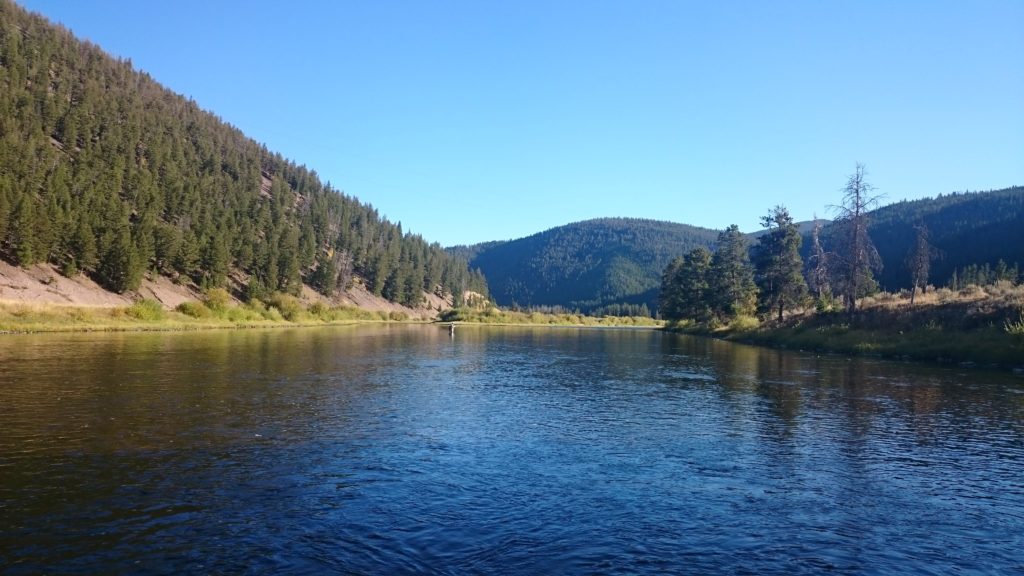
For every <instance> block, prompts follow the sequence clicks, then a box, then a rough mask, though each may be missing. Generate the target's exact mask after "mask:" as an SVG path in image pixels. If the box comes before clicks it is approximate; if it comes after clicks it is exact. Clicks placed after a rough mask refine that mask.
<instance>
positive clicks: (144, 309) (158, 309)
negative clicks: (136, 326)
mask: <svg viewBox="0 0 1024 576" xmlns="http://www.w3.org/2000/svg"><path fill="white" fill-rule="evenodd" d="M125 312H126V313H127V314H128V315H129V316H131V317H132V318H135V319H136V320H144V321H146V322H156V321H158V320H163V318H164V307H163V304H160V303H159V302H157V301H156V300H149V299H143V300H139V301H138V302H136V303H134V304H132V305H131V306H129V307H128V310H126V311H125Z"/></svg>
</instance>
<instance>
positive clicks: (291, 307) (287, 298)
mask: <svg viewBox="0 0 1024 576" xmlns="http://www.w3.org/2000/svg"><path fill="white" fill-rule="evenodd" d="M267 305H268V306H270V307H271V308H277V310H278V312H280V314H281V317H283V318H284V319H285V320H288V321H289V322H298V321H300V320H302V318H303V316H304V315H305V310H303V308H302V304H301V303H300V302H299V299H298V298H296V297H295V296H292V295H291V294H284V293H283V292H274V293H273V294H271V295H270V298H268V299H267Z"/></svg>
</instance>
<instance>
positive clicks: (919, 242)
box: [907, 222, 935, 306]
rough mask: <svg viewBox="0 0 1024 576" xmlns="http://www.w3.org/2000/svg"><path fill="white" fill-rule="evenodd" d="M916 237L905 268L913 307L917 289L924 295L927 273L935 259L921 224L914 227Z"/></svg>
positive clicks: (926, 230) (923, 226)
mask: <svg viewBox="0 0 1024 576" xmlns="http://www.w3.org/2000/svg"><path fill="white" fill-rule="evenodd" d="M914 230H915V231H916V232H917V236H916V238H915V240H914V245H913V246H912V247H911V248H910V252H909V253H908V254H907V268H909V269H910V284H911V287H910V305H911V306H913V305H914V296H915V295H916V294H917V289H918V287H920V288H921V293H922V294H924V291H925V287H926V286H928V273H929V271H930V269H931V263H932V259H933V258H935V249H934V248H932V245H931V243H930V242H929V241H928V227H927V226H925V225H924V223H923V222H921V223H918V224H916V225H915V226H914Z"/></svg>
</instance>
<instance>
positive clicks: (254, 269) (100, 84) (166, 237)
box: [0, 0, 487, 306]
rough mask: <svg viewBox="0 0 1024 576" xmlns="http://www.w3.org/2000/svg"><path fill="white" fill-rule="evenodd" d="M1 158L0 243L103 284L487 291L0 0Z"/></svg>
mask: <svg viewBox="0 0 1024 576" xmlns="http://www.w3.org/2000/svg"><path fill="white" fill-rule="evenodd" d="M0 167H2V170H0V257H3V258H5V259H8V260H9V261H12V262H15V263H17V264H20V265H23V266H28V265H31V264H34V263H37V262H50V263H53V264H56V265H58V266H59V267H60V268H61V270H62V272H63V273H64V274H67V275H72V274H75V273H78V272H84V273H86V274H89V275H90V276H92V277H94V278H95V279H96V280H97V281H98V282H100V283H101V284H102V285H103V286H104V287H106V288H108V289H110V290H113V291H117V292H124V291H129V290H134V289H136V288H138V286H139V284H140V281H141V279H142V278H143V275H144V274H147V273H149V274H163V275H167V276H170V277H172V278H175V279H176V280H178V281H183V282H189V281H191V282H195V283H196V284H198V285H200V286H202V287H206V288H210V287H220V286H231V287H233V288H235V289H237V290H240V291H242V292H244V295H245V296H248V297H250V298H262V297H265V296H267V295H269V294H271V293H273V292H276V291H280V292H285V293H293V294H298V293H299V291H300V290H301V287H302V284H303V283H308V284H310V285H312V286H313V287H314V288H315V289H317V290H318V291H320V292H322V293H324V294H327V295H330V294H332V293H333V292H335V291H336V290H342V289H345V288H346V287H348V286H349V285H350V284H351V282H352V281H353V279H354V277H356V276H359V277H362V278H363V279H365V282H366V285H367V287H368V288H369V289H370V290H371V291H372V292H374V293H375V294H377V295H381V296H384V297H385V298H387V299H389V300H391V301H394V302H400V303H402V304H406V305H409V306H414V305H417V304H419V303H420V302H421V301H422V299H423V291H427V292H432V293H438V294H442V293H443V294H451V295H454V296H455V298H460V297H461V295H462V294H463V292H464V291H465V290H472V291H475V292H478V293H482V294H486V293H487V288H486V284H485V281H484V279H483V276H482V275H481V274H480V273H479V272H471V271H470V270H469V269H468V267H467V265H466V262H465V261H464V260H462V259H459V258H455V257H452V256H451V255H449V254H447V253H446V252H445V251H444V250H443V249H442V248H441V247H440V246H439V245H437V244H436V243H435V244H430V243H428V242H426V241H425V240H424V239H423V238H421V237H420V236H418V235H414V234H409V233H405V232H403V230H402V227H401V225H400V224H393V223H391V222H388V221H387V220H384V219H383V218H382V217H381V216H380V215H379V214H378V212H377V211H376V210H375V209H373V208H372V207H370V206H368V205H366V204H362V203H360V202H359V201H357V200H356V199H354V198H352V197H349V196H346V195H344V194H343V193H341V192H340V191H338V190H336V189H334V188H333V187H331V185H330V184H325V183H322V182H321V181H320V179H319V177H318V176H317V174H316V173H315V172H314V171H312V170H309V169H307V168H306V167H304V166H299V165H296V164H295V163H293V162H290V161H287V160H285V159H284V158H282V157H281V156H280V155H279V154H276V153H272V152H270V151H268V150H267V149H266V147H264V146H261V145H259V144H257V143H256V142H254V141H252V140H251V139H249V138H247V137H245V135H243V134H242V133H241V132H240V131H239V130H238V129H236V128H234V127H232V126H230V125H228V124H226V123H224V122H223V121H221V120H220V119H219V118H217V117H216V116H214V115H212V114H210V113H207V112H204V111H203V110H201V109H200V108H199V107H198V106H197V105H196V103H195V102H193V101H191V100H188V99H185V98H183V97H182V96H180V95H177V94H174V93H172V92H170V91H168V90H167V89H165V88H163V87H162V86H160V85H159V84H158V83H157V82H156V81H154V80H153V79H152V78H150V77H149V76H148V75H146V74H144V73H140V72H137V71H135V70H134V69H133V68H132V65H131V62H130V61H125V60H115V59H113V58H111V57H110V56H108V55H107V54H105V53H104V52H103V51H102V50H100V49H99V48H98V47H96V46H94V45H92V44H90V43H88V42H82V41H79V40H77V39H76V38H74V36H73V35H72V34H71V33H70V32H69V31H67V30H66V29H63V28H60V27H57V26H54V25H52V24H50V23H49V22H47V21H46V20H45V19H43V18H42V17H39V16H37V15H34V14H31V13H28V12H26V11H25V10H23V9H21V8H20V7H18V6H16V5H15V4H13V3H11V2H9V1H8V0H0Z"/></svg>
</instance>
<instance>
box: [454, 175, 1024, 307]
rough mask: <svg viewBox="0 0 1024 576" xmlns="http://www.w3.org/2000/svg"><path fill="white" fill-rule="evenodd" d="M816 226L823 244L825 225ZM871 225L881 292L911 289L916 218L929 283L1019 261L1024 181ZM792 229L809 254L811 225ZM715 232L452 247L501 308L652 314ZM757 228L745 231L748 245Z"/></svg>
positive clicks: (610, 222) (612, 223)
mask: <svg viewBox="0 0 1024 576" xmlns="http://www.w3.org/2000/svg"><path fill="white" fill-rule="evenodd" d="M818 222H820V223H822V228H823V229H822V236H823V239H825V241H826V242H827V239H828V236H829V232H830V230H829V229H830V227H831V222H830V221H828V220H818ZM869 222H870V224H869V234H870V236H871V238H872V240H873V241H874V243H875V246H876V247H877V249H878V252H879V255H880V256H881V259H882V263H883V268H882V270H881V271H880V272H878V273H877V274H876V278H877V280H878V282H879V285H880V286H881V287H882V288H883V289H886V290H899V289H901V288H909V287H910V274H909V271H908V270H907V267H906V266H905V264H904V262H905V260H906V257H907V254H908V252H909V251H910V247H911V245H912V243H913V240H914V237H915V236H914V234H915V231H914V226H915V224H917V223H919V222H920V223H923V224H925V225H926V226H927V227H928V229H929V231H930V235H931V242H932V244H933V246H934V247H935V249H936V258H935V260H934V261H933V263H932V272H931V276H930V278H931V283H933V284H936V285H944V284H945V283H946V282H947V281H948V280H949V278H950V276H951V275H952V273H953V270H955V269H962V268H963V267H965V266H969V265H972V264H978V265H981V264H986V263H987V264H989V265H991V266H995V265H996V263H997V262H998V261H999V260H1003V261H1004V262H1006V263H1007V264H1008V265H1010V266H1013V265H1014V264H1018V263H1019V264H1021V265H1024V187H1020V186H1016V187H1011V188H1006V189H1002V190H995V191H989V192H962V193H952V194H944V195H940V196H938V197H936V198H926V199H921V200H913V201H902V202H897V203H894V204H890V205H886V206H884V207H881V208H879V209H877V210H874V211H872V212H871V213H870V214H869ZM798 226H799V227H800V230H801V233H802V235H803V237H804V253H805V258H806V253H807V251H808V249H809V246H810V234H811V229H812V228H813V226H814V222H810V221H809V222H801V223H799V224H798ZM718 233H719V231H718V230H711V229H708V228H699V227H696V226H690V225H687V224H679V223H674V222H664V221H657V220H645V219H634V218H599V219H594V220H587V221H583V222H575V223H572V224H566V225H564V226H559V227H556V228H552V229H550V230H546V231H544V232H540V233H537V234H533V235H531V236H527V237H525V238H519V239H516V240H507V241H495V242H486V243H482V244H475V245H472V246H455V247H452V248H448V251H449V252H450V253H452V254H454V255H457V256H458V257H461V258H465V259H466V260H468V261H469V263H470V266H471V267H473V268H479V269H480V271H481V272H482V273H483V274H484V276H486V278H487V281H488V284H489V287H490V290H491V295H492V297H493V298H494V299H495V300H496V301H497V302H498V304H500V305H504V306H521V307H538V306H551V307H556V306H557V307H562V308H566V309H570V310H575V309H578V310H580V311H583V312H594V311H600V310H601V309H602V308H606V307H608V306H611V305H615V304H643V305H646V306H647V307H648V309H649V310H650V311H651V312H652V313H653V312H655V311H656V310H657V299H658V288H659V284H660V280H661V273H662V271H663V270H664V269H665V266H666V265H667V264H668V263H669V262H670V261H671V260H672V258H674V257H676V256H682V255H684V254H686V253H687V252H689V251H690V250H692V249H694V248H696V247H697V246H705V247H707V248H709V249H712V250H713V249H714V247H715V243H716V241H717V238H718ZM761 233H762V232H761V231H756V232H751V233H748V234H747V235H746V236H747V240H748V242H749V243H750V245H753V244H755V243H756V242H757V237H758V236H759V235H760V234H761Z"/></svg>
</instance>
